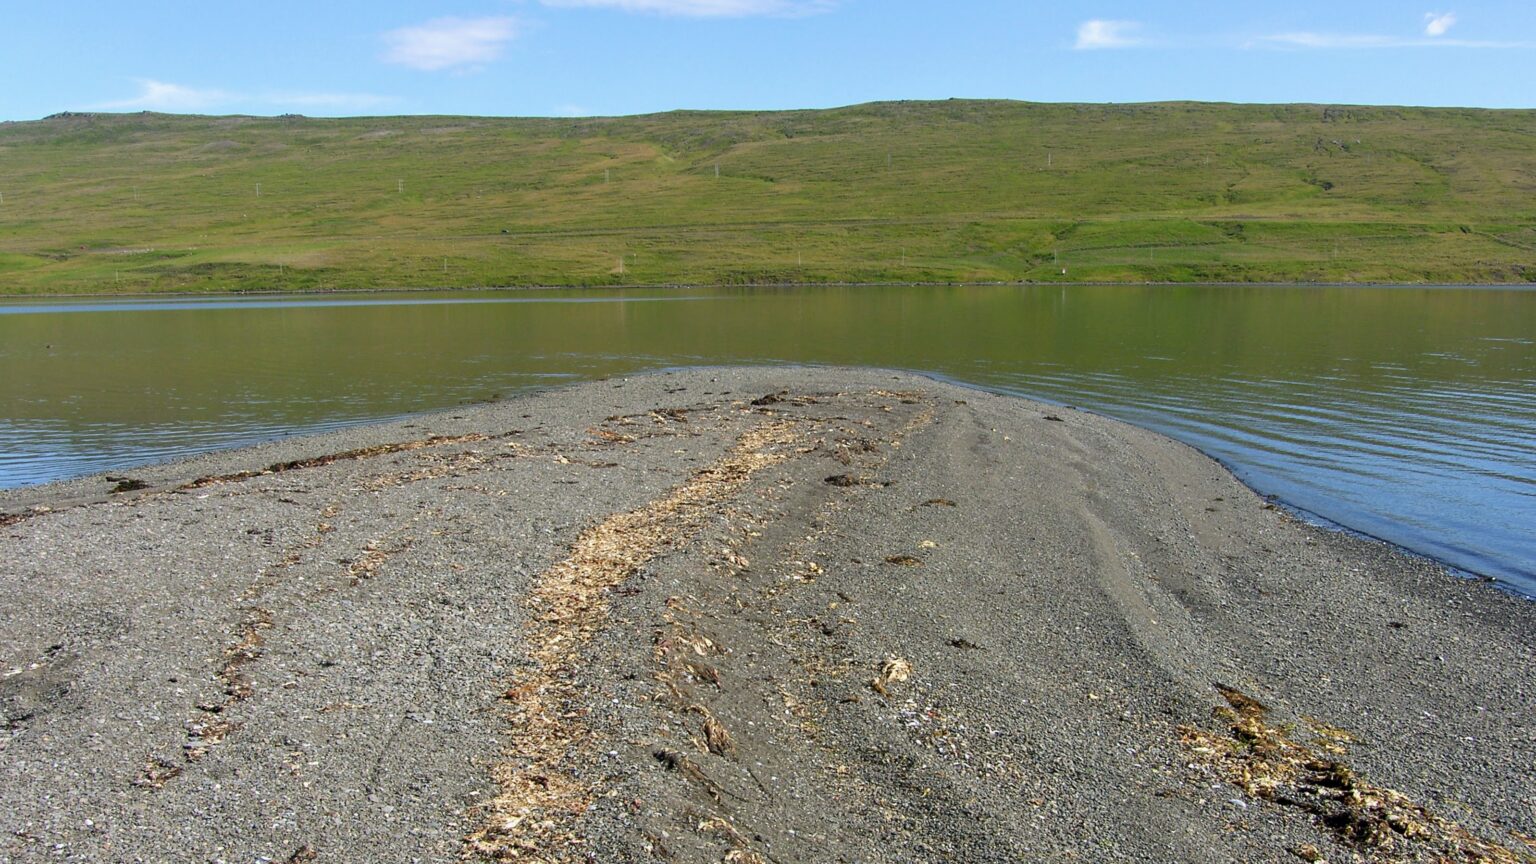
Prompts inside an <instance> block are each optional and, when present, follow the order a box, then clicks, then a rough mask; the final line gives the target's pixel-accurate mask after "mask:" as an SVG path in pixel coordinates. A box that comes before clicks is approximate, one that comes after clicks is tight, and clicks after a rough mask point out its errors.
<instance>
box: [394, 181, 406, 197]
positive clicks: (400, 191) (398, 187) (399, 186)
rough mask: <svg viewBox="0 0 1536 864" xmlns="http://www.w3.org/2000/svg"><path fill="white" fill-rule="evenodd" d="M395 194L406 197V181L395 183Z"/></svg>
mask: <svg viewBox="0 0 1536 864" xmlns="http://www.w3.org/2000/svg"><path fill="white" fill-rule="evenodd" d="M395 194H396V195H404V194H405V181H404V180H396V181H395Z"/></svg>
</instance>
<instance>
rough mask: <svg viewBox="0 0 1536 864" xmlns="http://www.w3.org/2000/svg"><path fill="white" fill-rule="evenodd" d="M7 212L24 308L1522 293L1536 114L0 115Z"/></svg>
mask: <svg viewBox="0 0 1536 864" xmlns="http://www.w3.org/2000/svg"><path fill="white" fill-rule="evenodd" d="M0 195H3V200H0V292H4V293H14V294H44V293H77V292H144V291H229V290H316V289H349V288H374V287H405V286H411V287H435V286H453V287H462V286H499V285H596V284H670V283H770V282H823V281H859V282H866V281H868V282H875V281H994V280H1006V281H1013V280H1036V281H1052V280H1070V281H1081V280H1115V281H1122V280H1124V281H1143V280H1151V281H1338V282H1354V281H1360V282H1364V281H1382V282H1521V283H1525V282H1536V112H1533V111H1481V110H1459V109H1417V108H1359V107H1324V106H1313V105H1292V106H1239V105H1210V104H1157V105H1034V104H1025V103H1014V102H977V101H950V102H925V103H882V104H872V105H862V106H856V107H851V108H841V109H835V110H828V111H791V112H763V113H752V112H676V113H669V114H660V115H652V116H644V117H627V118H612V119H576V120H550V119H492V118H472V117H382V118H360V119H339V120H320V119H311V118H305V117H276V118H254V117H187V116H168V115H160V114H131V115H108V114H87V115H82V114H72V115H59V116H55V117H52V118H48V119H45V120H39V121H35V122H25V123H6V124H0ZM621 262H622V264H621Z"/></svg>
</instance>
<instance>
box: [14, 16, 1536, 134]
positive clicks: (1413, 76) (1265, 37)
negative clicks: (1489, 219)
mask: <svg viewBox="0 0 1536 864" xmlns="http://www.w3.org/2000/svg"><path fill="white" fill-rule="evenodd" d="M0 23H3V26H0V34H3V35H4V37H5V38H4V42H3V43H0V120H26V119H35V118H37V117H41V116H44V115H46V114H50V113H53V112H55V111H63V110H77V111H88V110H98V111H137V110H146V109H147V110H157V111H174V112H185V113H210V114H227V113H250V114H279V113H283V112H290V111H291V112H296V113H303V114H311V115H317V116H325V115H353V114H423V113H430V114H487V115H553V116H562V115H581V114H634V113H643V112H649V111H663V110H669V109H674V108H758V109H774V108H815V107H830V106H835V105H848V104H853V103H858V102H867V101H872V100H878V99H943V98H948V97H952V96H953V97H978V98H980V97H986V98H1008V99H1023V100H1031V101H1043V102H1074V101H1084V102H1142V101H1153V100H1165V99H1200V100H1216V101H1232V102H1331V103H1366V104H1406V105H1465V106H1481V107H1500V108H1507V107H1521V108H1532V107H1536V2H1533V0H1489V2H1476V3H1468V2H1447V0H1422V2H1418V0H1410V2H1398V0H1362V2H1338V0H1332V2H1324V0H1290V2H1247V3H1234V2H1231V0H1223V2H1182V3H1173V2H1166V3H1159V2H1119V0H1106V2H1088V3H1081V2H1079V3H1045V2H1033V0H1012V2H1007V0H969V2H968V0H955V2H948V3H942V2H919V0H453V2H448V3H443V2H435V3H424V2H405V0H376V2H369V3H354V2H347V0H330V2H315V0H304V2H298V0H265V2H260V3H257V2H250V0H222V2H220V0H215V2H210V0H201V2H197V3H191V2H179V0H138V2H132V3H123V2H116V0H113V2H107V0H96V2H70V0H61V2H56V3H33V2H20V0H7V2H0Z"/></svg>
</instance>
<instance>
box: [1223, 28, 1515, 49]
mask: <svg viewBox="0 0 1536 864" xmlns="http://www.w3.org/2000/svg"><path fill="white" fill-rule="evenodd" d="M1532 44H1533V43H1530V42H1496V41H1481V40H1476V39H1446V38H1444V37H1430V38H1425V37H1422V36H1415V37H1409V38H1404V37H1401V36H1382V35H1379V34H1373V33H1314V32H1306V31H1303V32H1295V33H1276V34H1273V35H1270V36H1262V37H1260V38H1259V39H1258V40H1257V41H1256V42H1254V43H1249V47H1252V46H1253V45H1268V46H1270V47H1279V48H1317V49H1367V48H1529V47H1531V46H1532Z"/></svg>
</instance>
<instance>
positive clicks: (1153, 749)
mask: <svg viewBox="0 0 1536 864" xmlns="http://www.w3.org/2000/svg"><path fill="white" fill-rule="evenodd" d="M278 464H283V465H285V467H284V470H280V471H275V472H268V471H264V469H266V468H268V467H270V466H274V465H278ZM132 473H133V476H134V478H135V479H137V480H140V481H142V482H144V483H145V484H146V485H147V488H144V489H141V490H136V491H128V492H124V493H122V494H118V495H112V496H103V495H102V490H101V488H100V483H99V478H101V477H102V475H97V478H81V479H77V480H73V481H63V482H61V483H57V484H47V485H46V486H42V487H27V489H28V490H30V491H32V492H36V491H37V490H45V491H47V492H49V493H50V494H55V495H56V496H60V497H56V498H55V499H54V500H55V501H56V502H59V503H62V501H63V500H64V499H74V503H73V505H72V506H71V507H70V508H69V509H62V508H61V509H57V510H54V511H52V512H48V513H44V514H40V515H39V516H37V517H35V518H30V519H28V520H26V521H23V522H17V523H14V524H10V525H3V526H0V543H5V544H7V545H8V546H9V549H8V551H9V553H10V554H9V555H7V557H6V562H7V563H6V564H5V565H4V566H3V567H0V599H3V601H4V606H3V608H5V609H6V610H7V612H6V613H5V614H4V618H3V619H0V621H3V622H4V623H3V627H4V633H5V635H6V636H7V639H6V640H5V648H4V649H0V651H3V653H0V667H3V668H0V674H3V675H4V677H3V678H0V707H3V708H4V711H5V731H4V732H3V733H0V779H3V782H0V789H3V790H5V791H3V792H0V801H3V803H4V806H0V812H4V813H7V814H10V815H8V816H7V817H5V819H4V824H3V825H0V828H3V829H4V832H3V839H0V848H3V849H5V850H6V853H7V855H9V856H11V857H13V858H14V860H18V861H21V860H34V859H36V860H42V859H44V858H45V857H48V856H50V855H51V854H53V853H52V851H51V847H52V846H53V845H54V844H60V843H62V844H64V846H65V853H66V854H68V855H72V856H73V857H76V858H79V859H81V860H104V859H108V858H110V859H116V860H157V859H165V858H178V859H185V858H188V857H195V856H205V857H206V856H208V855H213V854H216V850H218V849H224V850H239V851H240V852H241V854H261V855H266V856H267V857H270V858H272V859H274V860H285V859H289V860H336V861H344V860H359V858H364V859H372V860H400V859H404V858H409V857H411V856H417V857H420V858H422V859H423V860H441V861H450V860H458V858H459V856H461V855H463V854H465V853H470V854H478V855H482V856H487V857H495V856H497V855H504V854H510V853H512V852H516V853H517V854H521V855H524V856H525V857H526V856H529V855H537V856H545V857H548V858H550V859H551V860H563V859H565V858H570V859H571V860H577V859H579V858H580V857H581V856H583V855H589V854H590V855H595V856H597V858H598V860H650V859H652V858H654V857H657V856H660V857H663V858H665V859H667V860H678V861H711V862H713V861H719V860H721V859H722V857H725V858H726V859H727V860H736V861H753V860H774V861H810V860H835V859H837V858H838V857H841V858H843V859H845V860H913V859H925V860H933V859H942V858H944V857H959V858H962V859H965V860H1013V859H1015V858H1017V857H1019V856H1021V855H1022V856H1025V857H1028V858H1035V859H1038V858H1049V857H1052V856H1060V855H1077V856H1083V857H1086V858H1088V859H1095V858H1099V859H1102V858H1105V857H1129V858H1132V859H1137V860H1148V859H1152V858H1162V859H1165V860H1189V861H1234V862H1235V861H1251V860H1280V859H1282V858H1285V857H1288V856H1289V855H1292V854H1294V855H1303V856H1304V852H1305V851H1306V848H1307V847H1311V848H1312V850H1314V851H1317V852H1318V853H1319V854H1320V855H1322V856H1326V857H1328V858H1329V859H1330V860H1348V856H1350V855H1353V854H1363V855H1368V856H1374V860H1392V861H1396V860H1403V861H1416V860H1429V858H1430V857H1431V856H1432V855H1439V854H1471V853H1470V852H1469V850H1471V849H1472V847H1470V846H1466V845H1462V846H1456V845H1454V844H1457V843H1466V842H1469V841H1467V840H1465V838H1463V833H1465V836H1466V837H1475V838H1481V839H1479V840H1477V842H1478V843H1481V844H1484V847H1483V848H1486V849H1503V850H1505V851H1506V852H1507V853H1508V854H1509V855H1512V856H1516V857H1510V858H1507V859H1506V858H1497V857H1490V858H1487V859H1486V860H1510V861H1521V860H1530V857H1529V854H1528V853H1526V852H1525V851H1524V849H1523V847H1522V843H1524V841H1522V840H1521V839H1520V838H1521V837H1522V836H1524V837H1530V836H1532V835H1536V810H1533V809H1532V805H1533V804H1536V799H1533V797H1532V795H1533V793H1532V790H1531V788H1530V787H1529V784H1528V783H1522V782H1521V779H1520V777H1521V772H1522V771H1523V769H1522V768H1521V767H1520V766H1527V765H1530V764H1532V760H1533V759H1536V730H1533V728H1532V725H1531V721H1530V718H1529V710H1528V709H1529V705H1530V704H1531V699H1532V698H1533V694H1536V662H1533V660H1536V627H1533V626H1532V625H1533V623H1536V607H1533V606H1532V604H1531V602H1530V601H1527V600H1524V599H1520V598H1516V597H1514V596H1511V595H1508V594H1505V593H1504V592H1503V591H1502V590H1499V589H1492V588H1490V586H1488V585H1486V584H1483V583H1480V582H1472V581H1466V580H1464V579H1461V578H1458V577H1455V576H1453V575H1451V574H1450V573H1448V572H1447V571H1446V569H1445V568H1444V567H1442V566H1439V565H1437V564H1434V563H1433V562H1430V561H1429V560H1428V559H1423V558H1418V557H1409V556H1407V555H1405V554H1402V553H1401V552H1399V551H1397V550H1396V549H1395V548H1391V547H1388V546H1386V545H1385V544H1383V543H1380V542H1376V541H1370V540H1364V539H1360V538H1359V537H1357V536H1352V535H1349V534H1343V533H1339V532H1336V531H1332V530H1329V529H1325V528H1321V527H1317V526H1312V525H1308V524H1305V523H1303V522H1301V521H1299V520H1297V519H1295V518H1293V517H1291V516H1290V515H1288V514H1286V513H1285V512H1284V511H1283V510H1280V509H1277V508H1275V506H1274V505H1273V504H1269V503H1268V502H1266V501H1265V500H1264V499H1262V498H1260V497H1259V496H1258V495H1257V494H1256V493H1254V492H1253V491H1252V490H1250V489H1248V487H1246V486H1244V485H1243V484H1241V483H1240V482H1239V481H1238V480H1237V479H1236V478H1235V477H1234V476H1233V475H1232V474H1231V473H1230V472H1228V471H1227V470H1226V469H1225V468H1222V467H1221V466H1220V465H1219V464H1217V463H1216V462H1214V461H1213V460H1211V459H1209V458H1208V457H1205V456H1203V455H1201V454H1199V453H1198V452H1196V451H1195V450H1193V449H1192V448H1190V447H1188V446H1186V445H1183V444H1179V443H1177V442H1174V441H1172V440H1171V439H1168V438H1164V437H1162V436H1159V435H1157V434H1155V433H1151V432H1148V431H1145V430H1141V429H1138V428H1136V427H1132V426H1129V425H1127V424H1124V423H1120V422H1118V421H1114V420H1110V419H1108V418H1104V417H1101V416H1098V415H1093V414H1089V413H1088V412H1083V411H1078V410H1074V409H1070V408H1065V407H1062V406H1055V405H1049V404H1047V403H1042V402H1033V401H1028V400H1023V399H1018V398H1016V397H1007V396H1000V395H997V394H992V393H988V392H986V391H981V390H977V389H974V388H962V387H959V386H956V385H953V384H948V383H944V382H941V381H938V380H936V379H932V378H927V377H921V376H917V375H913V374H909V373H899V372H892V371H886V370H868V369H863V370H850V369H834V368H794V367H762V368H705V369H695V370H688V371H674V372H659V373H652V374H648V375H645V376H637V377H633V378H627V379H613V380H606V381H597V382H590V383H586V384H579V385H571V386H566V387H561V388H556V389H551V390H547V391H541V392H537V393H533V394H529V395H525V396H519V397H515V398H513V399H510V400H507V401H505V402H499V403H492V404H488V405H479V406H466V407H464V408H462V409H456V410H453V411H448V412H442V413H437V414H430V415H418V416H414V417H408V418H404V419H402V420H397V421H391V422H387V423H383V424H375V425H371V426H364V427H357V428H353V429H347V430H342V431H338V432H330V433H324V434H322V435H318V436H309V437H305V438H299V439H286V440H281V441H275V442H270V443H267V444H262V445H258V446H256V447H254V448H245V449H241V450H236V451H222V452H218V453H212V454H204V455H201V456H197V457H192V458H191V459H186V460H178V461H176V462H171V463H165V464H162V465H158V466H152V467H147V468H143V469H134V471H133V472H132ZM19 497H20V496H19V495H18V494H17V493H16V492H15V490H13V491H11V492H7V493H0V501H4V502H6V503H7V509H9V504H10V503H12V502H15V501H17V500H18V499H19ZM87 498H92V499H94V500H85V499H87ZM40 501H41V499H37V500H36V501H34V503H38V502H40ZM13 670H16V671H13ZM1213 711H1217V712H1218V713H1215V714H1213ZM1220 712H1225V713H1220ZM1244 735H1248V736H1250V737H1249V738H1244V737H1243V736H1244ZM1254 735H1258V736H1259V737H1258V738H1253V737H1252V736H1254ZM1244 741H1247V744H1244V743H1243V742H1244ZM1255 741H1257V742H1259V743H1260V744H1261V745H1262V746H1256V745H1255V743H1254V742H1255ZM1239 745H1243V746H1239ZM1255 752H1260V753H1262V754H1264V755H1266V756H1267V757H1271V758H1270V767H1269V769H1265V770H1269V771H1270V773H1269V774H1263V773H1262V772H1259V770H1258V766H1256V765H1255V764H1254V763H1253V762H1252V761H1251V760H1249V761H1246V762H1245V761H1243V760H1244V758H1246V757H1244V754H1252V753H1255ZM1325 763H1326V764H1329V765H1332V766H1335V767H1336V768H1338V769H1340V770H1334V769H1330V771H1332V772H1333V773H1331V774H1329V775H1328V776H1329V777H1332V778H1333V780H1332V781H1329V782H1333V783H1335V785H1334V786H1328V785H1327V783H1321V780H1318V777H1314V776H1313V775H1315V774H1316V770H1317V769H1315V768H1309V767H1307V766H1308V765H1314V764H1325ZM1346 766H1347V767H1346ZM1282 768H1283V769H1284V770H1281V769H1282ZM1244 772H1247V773H1246V774H1245V773H1244ZM1256 772H1258V773H1256ZM1308 772H1312V773H1311V774H1309V773H1308ZM1346 775H1347V778H1346ZM1244 776H1246V777H1248V778H1249V779H1248V781H1247V782H1246V784H1245V783H1243V782H1237V778H1241V777H1244ZM1308 778H1312V780H1318V782H1311V780H1309V779H1308ZM1340 778H1346V779H1340ZM1323 779H1326V778H1323ZM1260 780H1262V782H1259V781H1260ZM1320 783H1321V785H1319V784H1320ZM1338 784H1344V785H1343V786H1342V787H1341V786H1339V785H1338ZM1320 790H1321V791H1320ZM1328 790H1333V791H1334V792H1337V791H1340V790H1342V791H1343V792H1346V793H1353V794H1354V798H1355V800H1357V801H1367V802H1375V804H1376V805H1379V806H1374V805H1373V807H1356V808H1353V809H1352V808H1351V806H1350V805H1348V804H1347V802H1345V801H1344V800H1343V799H1335V798H1333V797H1329V795H1325V794H1323V793H1324V792H1328ZM1280 793H1283V794H1280ZM1388 793H1390V794H1388ZM1329 794H1332V793H1331V792H1330V793H1329ZM66 800H67V801H69V802H71V803H70V804H69V805H68V806H67V807H66V806H62V805H61V804H59V803H53V802H63V801H66ZM194 813H203V814H214V813H216V814H219V818H217V819H213V820H208V819H193V818H192V815H191V814H194ZM85 820H89V821H85ZM1394 820H1396V821H1395V822H1394ZM1405 820H1406V821H1405ZM1397 824H1411V825H1416V826H1421V827H1422V831H1419V830H1418V829H1417V828H1415V829H1412V830H1407V831H1406V833H1405V831H1404V830H1402V829H1398V828H1396V827H1393V826H1394V825H1397ZM194 825H195V826H197V827H193V828H190V829H189V828H186V827H184V826H194ZM1337 825H1344V826H1345V827H1346V828H1349V827H1350V826H1353V828H1351V829H1350V830H1353V829H1354V828H1358V829H1359V832H1356V833H1355V834H1352V833H1350V831H1342V832H1341V831H1339V830H1335V828H1333V827H1329V826H1337ZM1453 827H1455V828H1457V829H1458V830H1452V828H1453ZM1461 828H1464V829H1465V832H1463V833H1459V829H1461ZM1380 831H1385V832H1386V833H1385V834H1379V832H1380ZM1362 832H1363V833H1362ZM1372 832H1378V833H1372ZM1357 834H1358V836H1357ZM1378 834H1379V836H1378ZM1362 838H1365V839H1362ZM1371 838H1375V839H1371ZM1362 844H1364V845H1362ZM1446 844H1452V845H1446ZM108 850H110V851H108ZM305 850H308V853H307V854H308V855H310V856H314V857H311V858H304V857H293V858H291V857H290V856H298V855H299V854H300V853H302V852H305ZM658 850H665V854H663V853H662V852H661V851H658ZM1474 851H1475V850H1474ZM1519 855H1526V857H1525V858H1521V857H1518V856H1519ZM731 856H734V857H731ZM751 856H757V857H755V858H754V857H751ZM891 856H895V857H891Z"/></svg>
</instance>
